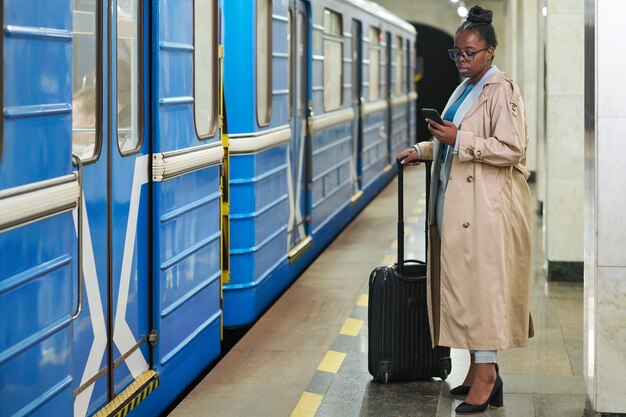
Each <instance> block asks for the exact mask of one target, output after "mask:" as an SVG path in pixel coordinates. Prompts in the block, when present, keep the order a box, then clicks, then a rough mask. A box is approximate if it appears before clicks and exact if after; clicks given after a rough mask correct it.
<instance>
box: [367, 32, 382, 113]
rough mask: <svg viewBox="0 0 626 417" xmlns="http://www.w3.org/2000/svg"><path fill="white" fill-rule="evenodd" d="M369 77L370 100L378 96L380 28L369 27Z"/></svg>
mask: <svg viewBox="0 0 626 417" xmlns="http://www.w3.org/2000/svg"><path fill="white" fill-rule="evenodd" d="M368 73H369V77H368V86H369V87H368V91H369V93H368V97H369V99H370V101H371V100H377V99H379V98H380V29H378V28H375V27H370V30H369V71H368Z"/></svg>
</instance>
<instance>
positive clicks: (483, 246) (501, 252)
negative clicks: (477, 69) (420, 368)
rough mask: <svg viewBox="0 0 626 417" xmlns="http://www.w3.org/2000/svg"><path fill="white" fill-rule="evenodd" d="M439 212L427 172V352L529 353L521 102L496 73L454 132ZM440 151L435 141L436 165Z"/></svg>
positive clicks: (528, 227) (527, 205)
mask: <svg viewBox="0 0 626 417" xmlns="http://www.w3.org/2000/svg"><path fill="white" fill-rule="evenodd" d="M459 131H460V133H459V141H460V146H459V152H458V155H455V156H454V159H453V161H452V165H451V168H450V175H449V178H448V183H447V187H446V195H445V202H444V205H443V225H442V226H443V227H442V236H440V235H439V232H438V230H437V225H436V216H435V204H436V196H437V191H438V185H439V164H437V163H435V164H433V175H432V184H431V198H430V212H429V248H430V249H429V259H428V268H427V269H428V272H427V274H428V280H427V282H428V291H429V295H430V297H429V300H428V313H429V320H430V326H431V334H432V335H433V345H440V346H450V347H455V348H467V349H476V350H498V349H506V348H509V347H518V346H526V345H527V344H528V338H529V337H532V333H533V329H532V320H531V319H530V314H529V297H530V267H531V260H530V256H531V212H530V210H531V208H530V190H529V187H528V183H527V179H528V175H529V172H528V170H527V169H526V167H525V162H526V148H527V146H528V136H527V126H526V116H525V111H524V104H523V101H522V98H521V96H520V93H519V88H518V86H517V85H516V84H515V83H513V81H511V80H510V79H509V78H508V77H507V76H506V75H504V74H503V73H497V74H495V75H493V76H492V77H491V78H490V79H489V80H488V81H487V82H486V83H485V86H484V88H483V91H482V93H481V95H480V96H479V97H478V99H477V100H476V102H475V103H474V105H473V106H472V107H471V108H470V110H469V111H468V112H467V114H466V115H465V118H464V119H463V121H462V122H461V124H460V126H459ZM439 152H440V143H439V142H438V141H435V144H434V155H433V159H434V160H435V161H438V160H439Z"/></svg>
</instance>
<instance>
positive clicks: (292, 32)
mask: <svg viewBox="0 0 626 417" xmlns="http://www.w3.org/2000/svg"><path fill="white" fill-rule="evenodd" d="M287 19H289V22H288V23H287V27H288V28H289V29H288V32H287V56H289V64H288V65H289V66H288V67H287V90H288V92H287V117H288V118H289V120H291V117H292V115H291V113H292V109H291V108H292V105H291V97H292V96H291V91H292V90H293V88H292V85H291V82H292V81H291V72H292V71H293V70H294V69H293V48H292V47H291V42H293V39H292V37H294V38H295V33H296V32H295V30H294V27H293V14H292V12H291V10H289V15H288V16H287Z"/></svg>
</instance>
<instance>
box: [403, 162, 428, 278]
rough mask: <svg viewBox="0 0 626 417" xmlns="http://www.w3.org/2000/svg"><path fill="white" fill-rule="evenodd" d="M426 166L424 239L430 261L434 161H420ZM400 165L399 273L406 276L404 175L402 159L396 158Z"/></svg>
mask: <svg viewBox="0 0 626 417" xmlns="http://www.w3.org/2000/svg"><path fill="white" fill-rule="evenodd" d="M420 162H422V163H424V164H425V165H426V224H425V230H424V238H425V239H426V246H425V251H426V254H425V255H426V259H428V213H429V206H430V170H431V166H432V161H420ZM396 163H397V165H398V271H399V272H400V274H401V275H404V193H403V191H404V175H403V171H404V170H403V168H404V165H402V159H400V158H396Z"/></svg>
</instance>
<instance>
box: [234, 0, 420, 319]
mask: <svg viewBox="0 0 626 417" xmlns="http://www.w3.org/2000/svg"><path fill="white" fill-rule="evenodd" d="M224 27H225V31H224V48H225V50H226V55H225V57H224V85H225V101H226V115H227V119H228V131H229V132H228V133H229V151H230V155H231V157H230V164H231V169H230V190H231V198H230V225H231V236H230V257H231V265H232V268H231V271H230V278H229V282H228V283H226V284H225V285H224V324H225V325H226V326H229V327H237V326H244V325H248V324H250V323H253V322H254V321H255V320H256V319H257V318H258V317H259V315H260V314H261V313H262V312H263V311H264V310H265V309H266V308H267V307H268V306H269V305H270V304H271V303H272V302H273V301H274V300H275V299H276V297H277V296H278V295H279V294H280V293H281V292H282V291H283V290H284V289H285V288H286V287H287V286H288V285H289V284H290V283H291V282H292V281H293V280H294V279H295V278H296V277H297V276H298V275H299V274H300V273H301V272H302V271H303V270H304V268H306V266H307V265H308V264H309V263H310V262H311V261H312V260H313V259H314V258H315V257H316V256H317V255H318V254H319V253H320V251H321V250H322V249H323V248H324V247H325V246H326V245H327V244H328V243H329V242H330V240H331V239H332V238H333V237H335V236H336V235H337V234H338V233H339V232H340V231H341V230H342V228H343V227H344V226H345V225H346V224H347V223H348V222H349V221H350V220H351V219H352V218H353V217H354V216H355V215H356V214H357V213H358V211H359V210H361V209H362V208H363V207H364V206H365V205H366V204H367V203H368V202H369V201H370V200H371V199H372V198H373V196H374V195H376V193H378V192H379V191H380V190H381V189H382V187H383V186H384V185H385V184H386V183H387V182H388V181H389V180H390V179H391V178H392V176H393V175H394V169H395V166H394V164H392V159H393V157H394V155H396V154H397V153H399V152H400V151H401V150H402V149H404V148H406V147H407V146H408V145H409V144H410V142H411V141H412V140H413V137H414V130H415V120H414V117H415V116H414V114H415V107H414V106H415V98H416V93H415V89H414V84H413V83H412V82H411V78H412V72H413V57H414V54H415V52H414V46H415V36H416V32H415V29H414V28H413V27H412V26H411V25H410V24H408V23H406V22H404V21H402V20H401V19H399V18H397V17H395V16H394V15H392V14H390V13H389V12H387V11H386V10H385V9H383V8H382V7H380V6H378V5H377V4H375V3H373V2H370V1H365V0H320V1H304V0H292V1H288V0H240V1H233V2H225V4H224ZM268 28H270V29H268Z"/></svg>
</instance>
